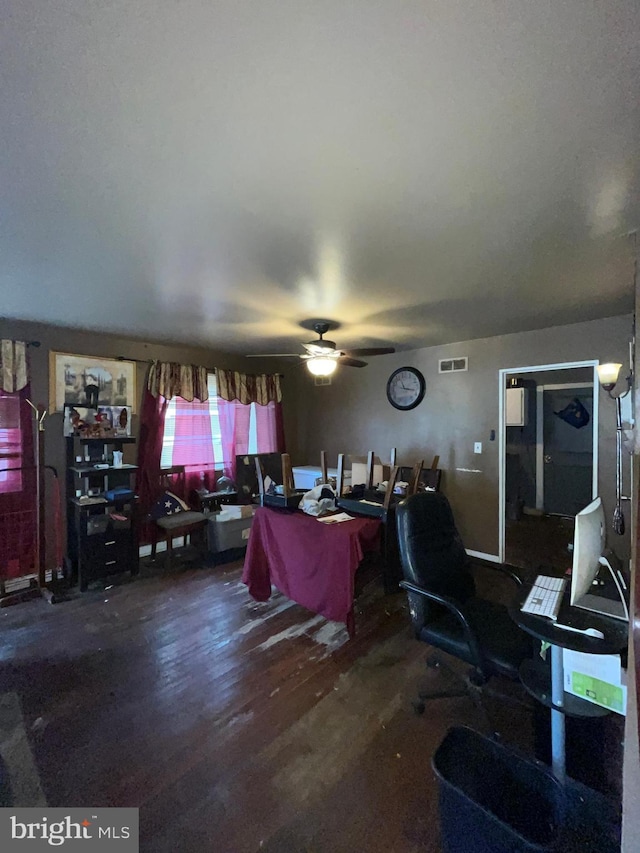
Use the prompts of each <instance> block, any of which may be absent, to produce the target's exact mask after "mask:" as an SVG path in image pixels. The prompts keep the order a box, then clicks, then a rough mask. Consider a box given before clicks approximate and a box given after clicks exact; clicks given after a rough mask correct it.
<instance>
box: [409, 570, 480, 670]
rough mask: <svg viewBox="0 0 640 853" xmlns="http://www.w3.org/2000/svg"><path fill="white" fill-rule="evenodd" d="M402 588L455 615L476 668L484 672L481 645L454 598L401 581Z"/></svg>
mask: <svg viewBox="0 0 640 853" xmlns="http://www.w3.org/2000/svg"><path fill="white" fill-rule="evenodd" d="M400 586H401V587H402V588H403V589H406V590H407V592H415V593H417V594H418V595H422V596H424V598H429V599H431V601H435V602H436V603H437V604H441V605H442V606H443V607H446V609H447V610H448V611H449V612H450V613H453V615H454V616H455V617H456V619H457V620H458V621H459V622H460V623H461V625H462V630H463V632H464V638H465V640H466V641H467V644H468V646H469V650H470V652H471V656H472V657H473V660H474V665H475V667H476V668H477V669H478V670H479V671H480V672H484V669H485V664H484V658H483V656H482V649H481V646H480V643H479V642H478V640H477V638H476V635H475V633H474V632H473V629H472V628H471V625H470V624H469V622H468V620H467V617H466V616H465V615H464V613H463V612H462V610H461V609H460V607H459V606H458V604H457V603H456V602H455V601H454V600H453V599H452V598H449V597H448V596H446V595H438V593H436V592H431V591H430V590H428V589H424V587H421V586H417V584H414V583H411V581H400Z"/></svg>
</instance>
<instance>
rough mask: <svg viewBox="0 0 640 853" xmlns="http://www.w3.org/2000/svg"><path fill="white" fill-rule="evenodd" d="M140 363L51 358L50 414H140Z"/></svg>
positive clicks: (63, 355)
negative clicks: (102, 410)
mask: <svg viewBox="0 0 640 853" xmlns="http://www.w3.org/2000/svg"><path fill="white" fill-rule="evenodd" d="M136 402H137V397H136V363H135V362H134V361H120V360H119V359H114V358H101V357H96V356H89V355H74V354H72V353H66V352H53V351H52V352H51V353H50V354H49V411H50V412H62V411H64V408H65V406H67V407H68V406H76V407H77V406H81V407H83V408H89V409H95V410H97V409H98V407H103V406H106V407H119V408H122V407H128V408H129V409H130V410H131V412H135V411H136Z"/></svg>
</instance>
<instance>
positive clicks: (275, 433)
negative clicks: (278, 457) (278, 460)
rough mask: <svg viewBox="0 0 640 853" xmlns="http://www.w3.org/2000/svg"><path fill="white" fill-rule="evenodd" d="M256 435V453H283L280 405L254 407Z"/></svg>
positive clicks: (273, 403)
mask: <svg viewBox="0 0 640 853" xmlns="http://www.w3.org/2000/svg"><path fill="white" fill-rule="evenodd" d="M256 433H257V440H258V453H273V452H274V451H276V452H278V453H284V452H285V449H286V448H285V442H284V424H283V421H282V403H277V402H271V403H267V405H266V406H256Z"/></svg>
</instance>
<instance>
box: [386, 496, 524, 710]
mask: <svg viewBox="0 0 640 853" xmlns="http://www.w3.org/2000/svg"><path fill="white" fill-rule="evenodd" d="M396 512H397V530H398V545H399V549H400V560H401V564H402V572H403V575H404V580H403V581H401V583H400V586H401V587H403V588H404V589H406V590H407V592H408V593H409V609H410V612H411V621H412V624H413V628H414V630H415V634H416V637H417V638H418V639H419V640H422V641H423V642H425V643H428V644H429V645H431V646H434V647H435V648H437V649H441V650H442V651H444V652H447V653H448V654H450V655H453V657H456V658H460V659H462V660H464V661H466V662H467V663H469V664H471V666H472V669H471V671H470V673H469V676H468V682H466V684H465V688H464V689H462V690H453V691H451V690H449V691H443V692H439V693H436V694H433V693H430V694H420V699H419V701H418V702H416V703H414V708H415V709H416V711H418V712H419V713H422V712H423V711H424V700H426V699H437V698H444V697H450V696H461V695H465V694H466V693H468V692H469V691H470V690H471V689H472V687H479V686H481V685H483V684H485V682H486V681H487V680H488V679H489V678H490V677H491V676H492V675H503V676H506V677H508V678H511V679H517V678H518V669H519V667H520V664H521V663H522V661H523V660H524V659H525V658H529V657H532V655H533V648H532V642H531V639H530V637H529V636H528V635H527V634H525V633H524V632H523V631H521V630H520V628H518V626H517V625H516V624H515V622H513V620H512V619H511V618H510V616H509V613H508V611H507V608H506V607H505V606H504V605H502V604H499V603H497V602H494V601H490V600H488V599H484V598H479V597H478V596H477V595H476V586H475V582H474V578H473V574H472V572H471V566H470V561H469V558H468V557H467V553H466V551H465V549H464V545H463V543H462V539H461V538H460V534H459V533H458V530H457V528H456V525H455V521H454V518H453V513H452V512H451V507H450V505H449V501H448V500H447V498H446V497H445V496H444V495H443V494H442V493H441V492H419V493H418V494H415V495H412V496H410V497H408V498H407V499H406V500H404V501H402V502H401V503H400V504H399V505H398V507H397V510H396ZM491 568H495V569H498V570H500V571H502V572H506V574H507V575H509V576H510V577H511V578H512V579H513V580H514V581H515V582H516V583H517V584H520V583H521V580H520V578H519V577H518V576H517V575H516V574H515V573H514V572H512V571H511V570H510V569H508V568H506V567H504V566H495V567H494V566H491ZM427 665H428V666H430V667H433V666H441V663H440V661H438V660H437V659H434V658H429V659H428V660H427Z"/></svg>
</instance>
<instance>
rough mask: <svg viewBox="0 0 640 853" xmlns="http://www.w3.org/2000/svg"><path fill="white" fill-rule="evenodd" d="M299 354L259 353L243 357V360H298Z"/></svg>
mask: <svg viewBox="0 0 640 853" xmlns="http://www.w3.org/2000/svg"><path fill="white" fill-rule="evenodd" d="M299 357H300V353H299V352H261V353H252V354H251V355H245V358H299Z"/></svg>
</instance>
